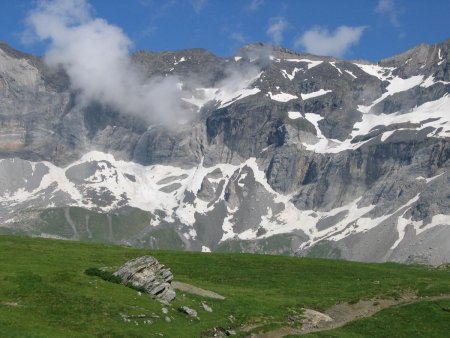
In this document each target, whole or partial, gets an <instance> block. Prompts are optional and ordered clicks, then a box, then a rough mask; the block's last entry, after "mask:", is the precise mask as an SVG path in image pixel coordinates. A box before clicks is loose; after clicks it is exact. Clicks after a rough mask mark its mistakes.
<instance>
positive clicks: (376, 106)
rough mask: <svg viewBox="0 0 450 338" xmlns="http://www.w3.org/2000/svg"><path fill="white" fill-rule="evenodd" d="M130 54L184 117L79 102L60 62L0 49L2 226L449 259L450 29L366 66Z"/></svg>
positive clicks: (237, 247)
mask: <svg viewBox="0 0 450 338" xmlns="http://www.w3.org/2000/svg"><path fill="white" fill-rule="evenodd" d="M133 60H134V62H135V63H136V64H137V65H138V66H139V67H141V69H142V74H145V75H147V76H149V77H151V76H155V75H156V76H166V75H173V76H176V77H177V78H178V79H179V85H180V88H182V89H180V90H181V95H182V97H183V100H184V103H185V104H186V106H188V107H189V108H190V109H191V110H192V111H194V112H196V113H195V114H196V115H195V117H194V118H192V119H190V120H188V121H174V124H173V125H170V126H168V125H159V124H158V125H156V124H152V123H150V122H149V121H148V120H146V119H145V118H144V115H142V116H141V115H139V116H138V115H133V116H132V115H127V114H124V113H123V112H120V111H117V110H115V109H113V108H112V107H107V106H104V105H101V104H100V103H98V102H91V103H90V104H89V105H87V106H80V105H79V104H78V99H79V98H78V93H77V92H74V91H72V90H71V88H70V85H69V84H70V81H69V79H68V77H67V75H66V74H65V73H64V70H62V69H57V70H51V69H48V67H46V65H45V63H44V62H43V61H42V59H40V58H37V57H33V56H30V55H26V54H24V53H20V52H18V51H15V50H14V49H12V48H10V47H8V46H6V45H1V44H0V158H2V160H0V174H1V175H0V225H1V226H0V232H7V233H10V232H12V233H21V234H32V235H35V236H46V237H52V236H53V237H58V238H69V239H81V240H102V241H108V242H115V243H122V244H124V243H125V244H129V245H136V246H142V247H152V248H171V249H188V250H199V251H200V250H202V251H205V252H208V251H211V250H212V251H214V250H231V251H249V252H258V253H274V254H297V255H313V256H322V257H340V258H345V259H356V260H363V261H386V260H394V261H402V262H405V261H407V262H422V263H423V262H424V263H431V264H441V263H443V262H445V261H448V260H449V259H450V249H449V247H448V245H447V244H446V243H448V240H449V238H450V234H449V233H450V228H449V224H450V202H449V196H450V190H449V184H448V182H449V180H450V170H449V169H450V161H449V158H450V146H449V138H450V117H449V116H450V110H449V107H450V67H449V64H450V63H449V60H450V40H448V41H445V42H443V43H439V44H436V45H421V46H418V47H416V48H414V49H412V50H410V51H407V52H405V53H403V54H400V55H397V56H394V57H392V58H389V59H385V60H382V61H380V62H378V63H376V64H375V63H370V62H366V61H345V60H337V59H335V58H330V57H319V56H314V55H309V54H303V53H296V52H293V51H289V50H287V49H281V48H271V47H269V46H265V45H261V44H257V45H250V46H247V47H245V48H243V49H242V50H241V51H240V52H239V53H238V54H237V55H236V56H235V57H232V58H227V59H224V58H220V57H217V56H214V55H212V54H211V53H209V52H207V51H205V50H201V49H192V50H181V51H177V52H163V53H150V52H145V51H141V52H138V53H136V54H135V55H133ZM249 76H250V77H251V78H250V80H249V79H248V78H247V77H249ZM243 83H244V85H243ZM50 207H51V208H50ZM68 207H71V208H74V209H69V208H68ZM127 207H131V208H133V209H132V210H133V215H140V216H139V217H130V222H128V221H125V215H128V214H130V213H129V212H128V211H126V210H127ZM139 210H141V211H142V212H143V214H144V215H143V216H141V214H140V211H139ZM100 220H101V221H100Z"/></svg>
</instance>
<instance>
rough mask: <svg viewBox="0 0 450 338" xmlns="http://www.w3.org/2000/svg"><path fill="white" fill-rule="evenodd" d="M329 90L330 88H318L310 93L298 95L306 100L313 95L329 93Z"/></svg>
mask: <svg viewBox="0 0 450 338" xmlns="http://www.w3.org/2000/svg"><path fill="white" fill-rule="evenodd" d="M330 92H332V90H329V89H319V90H318V91H315V92H312V93H307V94H300V96H301V97H302V100H308V99H311V98H313V97H318V96H322V95H325V94H327V93H330Z"/></svg>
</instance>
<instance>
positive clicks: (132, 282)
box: [114, 256, 176, 302]
mask: <svg viewBox="0 0 450 338" xmlns="http://www.w3.org/2000/svg"><path fill="white" fill-rule="evenodd" d="M114 275H115V276H118V277H120V278H121V280H122V283H123V284H125V285H129V286H132V287H135V288H138V289H142V290H144V291H145V292H146V293H148V294H149V295H150V297H152V298H154V299H157V300H159V301H162V302H170V301H171V300H173V299H174V298H175V296H176V293H175V291H174V290H173V288H172V285H171V282H172V280H173V274H172V272H170V269H169V268H167V267H165V266H164V265H163V264H160V263H159V262H158V261H157V260H156V259H155V258H154V257H152V256H142V257H138V258H135V259H133V260H131V261H128V262H126V263H125V265H123V266H122V267H121V268H120V269H119V270H117V271H116V272H115V273H114Z"/></svg>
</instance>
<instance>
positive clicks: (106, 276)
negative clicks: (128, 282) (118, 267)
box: [84, 268, 122, 284]
mask: <svg viewBox="0 0 450 338" xmlns="http://www.w3.org/2000/svg"><path fill="white" fill-rule="evenodd" d="M84 273H85V274H86V275H88V276H97V277H100V278H101V279H103V280H105V281H107V282H111V283H116V284H120V283H121V282H122V280H121V279H120V277H118V276H115V275H113V274H112V273H111V272H109V271H104V270H101V269H99V268H89V269H86V270H85V271H84Z"/></svg>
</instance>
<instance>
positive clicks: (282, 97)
mask: <svg viewBox="0 0 450 338" xmlns="http://www.w3.org/2000/svg"><path fill="white" fill-rule="evenodd" d="M267 95H268V96H269V97H270V98H271V99H272V100H274V101H278V102H288V101H291V100H294V99H298V96H296V95H292V94H288V93H283V92H281V93H279V94H272V92H268V93H267Z"/></svg>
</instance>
